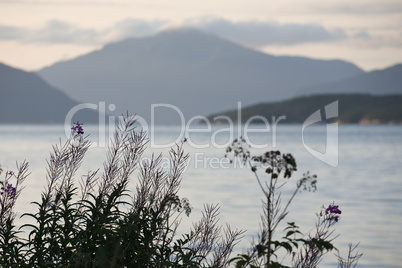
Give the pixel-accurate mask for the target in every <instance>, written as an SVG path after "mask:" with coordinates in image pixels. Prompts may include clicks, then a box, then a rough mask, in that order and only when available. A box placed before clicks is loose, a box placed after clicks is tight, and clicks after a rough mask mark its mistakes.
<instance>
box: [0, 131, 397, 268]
mask: <svg viewBox="0 0 402 268" xmlns="http://www.w3.org/2000/svg"><path fill="white" fill-rule="evenodd" d="M85 130H86V133H88V134H90V135H91V136H90V139H91V140H93V141H94V142H97V144H102V142H103V138H102V137H101V138H100V139H99V134H98V129H97V127H96V126H85ZM153 131H154V139H155V143H156V144H158V145H162V144H167V143H169V142H173V141H174V140H175V139H176V138H178V137H179V133H180V128H179V127H175V126H161V127H157V128H156V129H154V130H153ZM219 131H220V132H219ZM236 131H237V130H236V129H234V136H237V132H236ZM107 136H108V135H106V137H107ZM188 137H190V141H191V142H193V143H195V144H197V145H205V146H209V147H207V148H196V147H195V146H192V144H191V143H190V142H188V143H186V144H185V149H186V151H187V152H188V153H189V154H190V157H191V161H190V163H189V165H188V168H187V170H186V172H185V176H184V179H183V184H182V188H181V191H180V195H181V196H182V197H187V198H189V199H190V202H191V204H192V206H193V207H194V212H193V213H192V214H191V215H190V217H189V218H185V219H184V220H183V226H184V227H183V228H188V227H189V226H190V225H191V222H193V221H196V220H197V219H198V218H199V217H200V211H201V209H202V206H203V204H204V203H219V204H220V207H221V214H220V216H221V220H220V222H221V224H225V223H230V224H231V226H232V227H233V228H239V229H245V230H247V233H246V236H245V237H244V238H243V240H242V243H240V244H239V246H238V248H237V250H239V251H241V250H242V248H244V247H247V246H248V241H249V240H250V239H251V238H252V236H253V234H256V232H257V231H258V229H259V218H260V211H261V205H260V204H261V201H260V199H261V193H260V190H259V188H258V185H257V184H256V181H255V178H254V177H253V174H252V173H251V172H250V171H249V169H246V168H241V167H236V168H234V167H232V166H229V165H228V164H227V162H226V161H225V160H224V159H223V155H224V153H225V149H224V148H223V147H225V146H224V145H225V143H226V142H227V141H229V138H230V137H229V131H228V130H227V129H226V131H225V130H224V129H218V128H216V127H212V129H211V131H206V132H200V133H195V132H194V133H191V134H189V135H188ZM304 138H305V142H306V144H307V145H308V146H309V147H311V148H314V149H315V150H319V151H321V152H323V151H324V150H325V142H326V128H325V126H309V127H308V129H306V132H305V137H304ZM60 139H61V141H64V140H65V139H66V138H65V135H64V130H63V126H57V125H56V126H15V125H14V126H4V125H2V126H0V164H1V166H2V167H3V169H4V170H15V161H18V162H22V161H23V160H24V159H26V160H27V161H29V163H30V171H31V173H32V174H31V175H30V176H29V177H28V178H27V180H26V183H25V185H26V188H25V189H24V191H23V193H22V195H21V196H20V200H19V203H18V206H17V211H18V212H19V213H24V212H26V211H30V210H32V208H33V207H32V206H31V205H30V202H31V201H33V200H38V198H39V196H40V192H41V191H42V190H43V188H44V186H45V182H46V178H45V174H46V169H45V167H46V159H47V158H48V156H49V151H50V150H51V146H52V144H55V143H57V142H59V141H60ZM250 140H251V141H252V142H253V143H255V144H257V145H260V144H264V143H268V144H270V146H271V147H270V148H272V147H274V148H275V150H280V151H282V152H289V153H292V154H293V156H294V157H295V158H296V161H297V164H298V170H299V171H298V172H297V173H296V174H295V175H294V176H293V177H292V179H291V180H290V181H289V182H288V183H287V184H286V186H285V187H284V188H283V199H284V200H286V199H287V197H288V196H289V194H290V193H291V192H292V191H293V189H294V187H295V183H296V179H297V178H299V177H300V176H302V173H304V172H306V171H310V172H312V173H315V174H317V175H318V190H317V191H316V192H301V193H300V194H298V195H297V196H296V198H295V200H294V202H293V203H292V205H291V207H290V211H291V212H290V214H289V216H288V218H287V219H286V221H296V223H297V224H298V225H299V226H300V228H301V230H302V231H308V230H310V229H311V228H312V227H313V226H314V222H315V212H317V211H319V209H320V207H321V206H322V205H326V206H327V205H328V204H329V203H331V202H333V201H335V202H336V203H337V204H338V205H339V206H340V208H341V210H342V218H341V220H340V222H339V223H338V225H336V226H335V227H336V233H339V234H340V236H339V237H338V238H337V239H336V240H335V246H336V247H337V248H338V249H340V251H341V254H342V253H343V254H346V249H347V245H348V243H354V244H355V243H358V242H360V247H359V251H360V252H364V256H363V257H362V259H361V261H360V263H359V264H360V265H359V267H367V268H368V267H376V268H377V267H401V266H400V264H401V263H402V254H401V252H402V242H401V238H402V176H401V174H402V172H401V166H402V127H401V126H354V125H341V126H339V157H338V159H339V164H338V166H336V167H332V166H330V165H327V164H325V163H323V162H321V161H320V160H318V159H316V158H315V157H313V156H312V155H311V154H309V152H308V151H307V150H306V149H305V147H304V146H303V143H302V134H301V126H297V125H279V126H278V127H277V129H276V131H275V133H274V131H273V130H272V129H271V130H270V132H267V131H265V132H260V133H253V134H251V135H250ZM214 144H215V146H213V145H214ZM154 147H155V146H154ZM217 147H222V148H217ZM265 150H266V149H258V150H254V152H255V153H256V154H257V153H262V152H264V151H265ZM167 151H168V149H167V148H149V149H148V150H147V152H146V156H149V155H150V154H151V153H152V152H162V153H163V154H164V155H165V156H167ZM104 152H105V148H99V147H94V148H91V149H90V151H89V152H88V155H87V156H86V158H85V159H84V164H83V166H82V167H81V169H80V174H79V175H83V174H86V173H87V172H88V170H94V169H97V168H101V167H102V162H103V160H104V159H105V155H104ZM135 179H136V177H135V176H133V186H132V189H134V183H135ZM21 221H23V220H21ZM331 255H332V254H329V255H327V256H326V257H325V258H324V261H323V262H322V264H321V267H336V264H335V258H334V257H332V256H331Z"/></svg>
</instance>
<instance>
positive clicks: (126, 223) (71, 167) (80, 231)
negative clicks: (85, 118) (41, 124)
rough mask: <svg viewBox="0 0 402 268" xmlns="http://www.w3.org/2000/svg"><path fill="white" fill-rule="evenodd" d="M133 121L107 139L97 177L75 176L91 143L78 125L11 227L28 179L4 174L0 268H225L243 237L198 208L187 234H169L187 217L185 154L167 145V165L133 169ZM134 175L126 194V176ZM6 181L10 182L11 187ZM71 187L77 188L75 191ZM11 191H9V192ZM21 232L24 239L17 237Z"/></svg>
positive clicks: (139, 146)
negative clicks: (28, 208)
mask: <svg viewBox="0 0 402 268" xmlns="http://www.w3.org/2000/svg"><path fill="white" fill-rule="evenodd" d="M135 123H136V121H135V118H133V117H129V116H127V117H125V118H124V120H123V121H122V122H121V125H120V126H118V128H117V130H116V132H115V133H114V136H113V137H114V139H113V141H112V143H111V144H110V146H109V148H108V151H107V158H106V161H105V163H104V165H103V172H102V174H99V173H101V172H100V171H99V169H98V170H95V171H91V172H88V173H87V175H85V176H83V177H81V176H80V177H79V179H77V177H76V173H77V170H78V169H79V166H80V164H81V163H82V161H83V158H84V155H85V153H86V152H87V150H88V149H89V147H90V145H91V142H90V141H89V140H88V137H83V136H82V134H84V129H83V127H82V124H81V123H79V122H77V123H75V125H74V126H73V127H72V131H71V137H70V138H69V139H68V140H67V141H66V142H65V143H64V144H62V145H59V146H54V147H53V152H51V155H50V159H49V161H48V167H47V176H46V177H47V186H46V187H45V190H44V191H43V192H42V194H41V196H40V198H41V199H40V201H37V202H33V204H34V205H35V206H36V210H35V212H32V213H25V214H23V215H22V217H24V218H25V222H28V223H26V224H24V225H22V226H20V227H19V228H18V227H16V226H15V224H14V220H15V213H14V207H15V201H16V200H17V198H18V196H19V194H20V192H21V190H22V187H21V183H22V182H23V180H24V179H25V177H27V176H28V173H27V168H28V164H27V163H26V162H24V163H23V164H22V165H20V166H17V171H16V172H15V174H13V173H10V172H7V173H6V176H5V179H4V182H3V188H2V195H0V267H39V268H46V267H52V268H53V267H63V268H65V267H80V268H95V267H145V268H153V267H226V266H227V265H228V263H229V259H230V258H229V257H230V254H231V252H232V251H233V248H234V246H235V245H236V244H237V243H238V242H239V237H240V236H241V235H242V233H243V231H241V230H237V229H232V228H231V227H230V226H229V225H227V226H226V227H222V226H220V225H219V224H218V215H219V207H218V206H217V205H213V204H211V205H209V204H208V205H205V206H204V211H203V214H202V217H201V219H200V220H199V221H196V222H194V224H193V226H192V228H190V231H189V232H188V233H187V234H183V235H179V234H178V232H177V228H178V227H179V225H180V222H181V217H182V216H183V215H186V216H190V213H191V210H192V208H191V205H190V203H189V200H188V199H187V198H180V197H179V192H178V191H179V188H180V184H181V180H182V177H183V172H184V169H185V167H186V164H187V160H188V155H187V154H185V153H184V150H183V144H184V142H185V140H184V141H183V142H182V143H181V144H177V145H176V146H174V147H173V148H172V149H171V151H170V153H169V156H170V166H169V167H166V166H163V165H162V155H159V156H153V157H152V159H151V160H150V161H149V162H148V163H147V164H143V165H139V161H140V159H141V156H142V154H143V152H144V150H145V146H146V143H147V139H146V133H144V132H143V131H141V130H137V129H136V127H135ZM135 171H138V180H137V182H136V185H135V188H134V190H131V191H130V190H129V182H130V178H131V176H132V174H133V173H134V172H135ZM11 180H15V182H14V181H13V183H11ZM76 180H80V181H79V186H77V182H76ZM14 185H15V186H14ZM23 231H27V232H28V235H25V236H23V237H21V236H20V234H21V233H22V232H23Z"/></svg>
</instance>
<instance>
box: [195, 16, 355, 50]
mask: <svg viewBox="0 0 402 268" xmlns="http://www.w3.org/2000/svg"><path fill="white" fill-rule="evenodd" d="M193 24H194V26H195V27H199V28H200V29H202V30H204V31H207V32H210V33H213V34H216V35H218V36H221V37H224V38H226V39H229V40H232V41H234V42H237V43H241V44H244V45H247V46H251V47H262V46H267V45H296V44H301V43H317V42H330V41H336V40H343V39H347V38H348V35H347V34H346V32H345V31H343V30H342V29H334V30H328V29H326V28H324V27H322V26H320V25H317V24H295V23H287V24H280V23H277V22H271V21H268V22H255V21H249V22H231V21H227V20H222V19H212V20H210V19H203V20H201V21H199V22H196V23H193Z"/></svg>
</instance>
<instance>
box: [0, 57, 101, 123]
mask: <svg viewBox="0 0 402 268" xmlns="http://www.w3.org/2000/svg"><path fill="white" fill-rule="evenodd" d="M78 104H79V103H78V102H76V101H73V100H72V99H71V98H69V97H67V95H66V94H64V93H63V92H61V91H59V90H58V89H56V88H53V87H51V86H50V85H48V84H47V83H46V82H45V81H43V80H42V78H40V77H39V76H38V75H37V74H35V73H31V72H25V71H22V70H19V69H15V68H12V67H10V66H7V65H4V64H2V63H0V124H37V123H41V124H47V123H52V124H53V123H55V124H64V120H65V118H66V115H67V113H68V112H69V111H70V109H71V108H73V107H74V106H76V105H78ZM74 120H80V121H81V122H82V121H85V122H86V123H88V122H97V121H98V114H97V112H95V111H92V110H87V109H86V110H82V111H79V112H77V114H76V115H75V116H74V117H73V121H74Z"/></svg>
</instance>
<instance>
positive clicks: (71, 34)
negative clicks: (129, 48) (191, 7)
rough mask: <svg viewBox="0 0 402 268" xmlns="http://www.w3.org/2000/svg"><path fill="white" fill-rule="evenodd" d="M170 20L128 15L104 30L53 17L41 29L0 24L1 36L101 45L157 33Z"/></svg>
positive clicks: (53, 42)
mask: <svg viewBox="0 0 402 268" xmlns="http://www.w3.org/2000/svg"><path fill="white" fill-rule="evenodd" d="M166 23H167V22H166V21H145V20H135V19H126V20H123V21H121V22H119V23H117V24H116V25H114V26H113V27H110V28H108V29H105V30H102V31H97V30H95V29H91V28H82V27H79V26H75V25H72V24H69V23H67V22H64V21H60V20H50V21H48V22H47V23H46V24H45V26H44V27H41V28H39V29H32V28H22V27H14V26H8V25H0V40H16V41H20V42H21V43H47V44H79V45H101V44H104V43H108V42H113V41H118V40H122V39H125V38H130V37H141V36H146V35H152V34H155V33H157V32H158V31H160V30H161V29H162V27H163V26H164V25H165V24H166Z"/></svg>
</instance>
